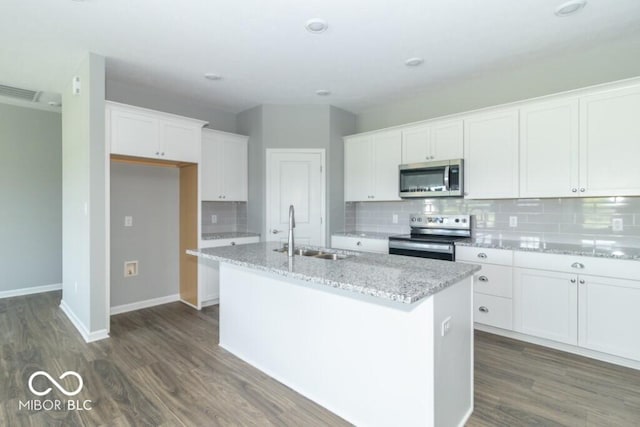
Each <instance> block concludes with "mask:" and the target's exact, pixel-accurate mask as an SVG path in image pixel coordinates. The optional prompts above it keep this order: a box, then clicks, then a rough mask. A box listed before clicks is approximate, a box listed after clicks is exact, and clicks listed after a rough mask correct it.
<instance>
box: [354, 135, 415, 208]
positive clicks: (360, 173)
mask: <svg viewBox="0 0 640 427" xmlns="http://www.w3.org/2000/svg"><path fill="white" fill-rule="evenodd" d="M401 152H402V149H401V133H400V131H399V130H392V131H385V132H376V133H371V134H366V135H360V136H355V137H347V138H345V140H344V156H345V159H344V165H345V169H344V181H345V187H344V192H345V201H354V202H357V201H374V200H376V201H385V200H400V198H399V197H398V185H399V177H398V166H399V165H400V162H401Z"/></svg>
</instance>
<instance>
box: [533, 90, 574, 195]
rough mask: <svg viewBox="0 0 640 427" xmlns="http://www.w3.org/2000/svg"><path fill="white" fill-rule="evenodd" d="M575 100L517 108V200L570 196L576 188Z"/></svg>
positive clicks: (562, 100)
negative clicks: (518, 168)
mask: <svg viewBox="0 0 640 427" xmlns="http://www.w3.org/2000/svg"><path fill="white" fill-rule="evenodd" d="M579 117H580V115H579V101H578V99H577V98H569V99H560V100H555V101H548V102H539V103H532V104H530V105H526V106H524V107H523V108H521V109H520V197H570V196H579V195H581V193H580V191H579V189H580V188H581V187H580V184H579V170H578V164H579V157H580V156H579V146H580V138H579V133H580V120H579Z"/></svg>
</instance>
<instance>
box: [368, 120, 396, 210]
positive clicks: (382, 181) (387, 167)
mask: <svg viewBox="0 0 640 427" xmlns="http://www.w3.org/2000/svg"><path fill="white" fill-rule="evenodd" d="M373 156H374V158H373V182H375V187H374V193H373V200H376V201H380V200H400V196H398V192H399V187H400V175H399V169H398V166H400V163H401V161H402V135H401V133H400V131H399V130H397V131H390V132H381V133H378V134H374V135H373Z"/></svg>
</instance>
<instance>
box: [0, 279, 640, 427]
mask: <svg viewBox="0 0 640 427" xmlns="http://www.w3.org/2000/svg"><path fill="white" fill-rule="evenodd" d="M59 300H60V294H59V293H57V292H52V293H47V294H40V295H33V296H25V297H18V298H10V299H4V300H0V426H12V427H13V426H23V425H24V426H76V425H86V426H97V425H109V426H129V425H149V426H181V425H184V426H192V425H193V426H216V425H224V426H226V425H242V426H341V425H348V424H347V423H345V422H344V420H342V419H340V418H339V417H336V416H335V415H333V414H331V413H330V412H328V411H326V410H325V409H323V408H322V407H320V406H318V405H316V404H314V403H313V402H311V401H309V400H308V399H305V398H304V397H302V396H300V395H298V394H297V393H295V392H294V391H292V390H290V389H288V388H287V387H285V386H283V385H282V384H280V383H278V382H277V381H275V380H273V379H271V378H269V377H268V376H266V375H264V374H262V373H261V372H260V371H258V370H257V369H255V368H253V367H251V366H249V365H247V364H246V363H244V362H242V361H240V360H238V359H237V358H235V357H234V356H232V355H231V354H229V353H227V352H226V351H224V350H222V349H220V348H219V347H218V346H217V345H216V343H217V339H218V333H217V331H218V320H217V319H218V312H217V308H215V307H212V308H207V309H205V310H203V312H197V311H195V310H192V309H191V308H189V307H187V306H185V305H183V304H180V303H174V304H167V305H165V306H161V307H155V308H151V309H146V310H141V311H138V312H133V313H126V314H121V315H118V316H114V317H113V318H112V327H111V338H110V339H108V340H104V341H100V342H97V343H92V344H85V343H84V341H82V339H81V338H80V336H79V335H78V333H77V332H76V331H75V329H74V328H73V326H72V325H71V323H70V322H69V321H68V320H67V318H66V317H65V316H64V314H62V313H61V311H60V310H59V308H58V304H59ZM37 370H45V371H47V372H50V373H51V374H52V375H54V376H58V375H60V374H61V373H62V372H65V371H68V370H74V371H77V372H79V373H80V374H81V375H82V377H83V378H84V389H83V391H82V392H81V393H80V394H79V395H78V396H75V397H73V398H70V399H74V400H80V401H82V400H86V399H90V400H92V407H93V410H91V411H42V410H40V411H29V410H26V409H22V410H20V409H19V402H20V401H26V400H29V399H33V398H34V396H33V395H32V394H31V393H30V392H29V390H28V388H27V382H28V379H29V376H30V375H31V374H32V373H33V372H35V371H37ZM61 383H62V384H63V385H64V386H65V387H66V388H67V389H73V388H75V384H74V383H73V380H71V379H65V380H62V381H61ZM35 384H36V386H37V387H38V388H39V389H45V388H46V387H48V386H49V385H48V383H47V382H46V381H44V380H43V381H42V382H40V383H39V382H38V381H36V382H35ZM475 395H476V398H475V399H476V407H475V412H474V414H473V416H472V418H471V420H470V421H469V423H468V426H528V425H532V426H533V425H535V426H555V425H558V426H634V425H640V372H638V371H634V370H631V369H625V368H620V367H615V366H612V365H608V364H605V363H600V362H595V361H592V360H589V359H585V358H581V357H577V356H572V355H567V354H564V353H561V352H557V351H553V350H549V349H544V348H542V347H538V346H534V345H530V344H525V343H521V342H518V341H513V340H509V339H506V338H501V337H497V336H494V335H490V334H485V333H476V393H475ZM40 399H66V397H65V396H63V395H62V394H61V393H60V392H59V391H58V390H56V389H55V387H54V390H53V391H52V392H51V394H50V395H48V396H46V397H43V398H40Z"/></svg>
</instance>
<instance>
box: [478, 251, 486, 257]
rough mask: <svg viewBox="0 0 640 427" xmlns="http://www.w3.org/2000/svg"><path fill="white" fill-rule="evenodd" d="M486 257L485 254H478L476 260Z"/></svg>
mask: <svg viewBox="0 0 640 427" xmlns="http://www.w3.org/2000/svg"><path fill="white" fill-rule="evenodd" d="M486 257H487V254H485V253H484V252H480V253H479V254H478V258H486Z"/></svg>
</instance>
